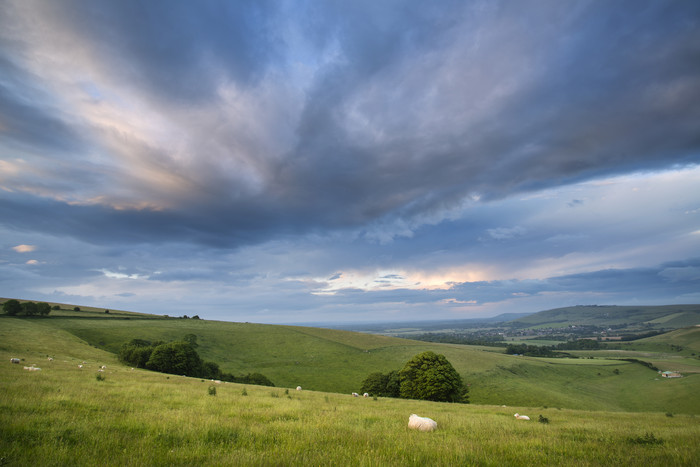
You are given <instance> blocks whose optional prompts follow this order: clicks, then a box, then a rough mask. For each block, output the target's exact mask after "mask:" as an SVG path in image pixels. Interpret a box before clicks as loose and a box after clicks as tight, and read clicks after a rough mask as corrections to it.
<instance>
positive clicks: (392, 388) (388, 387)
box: [360, 371, 399, 397]
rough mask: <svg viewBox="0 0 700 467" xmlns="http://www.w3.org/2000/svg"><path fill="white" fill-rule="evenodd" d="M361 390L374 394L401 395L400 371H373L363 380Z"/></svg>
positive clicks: (382, 395) (383, 395)
mask: <svg viewBox="0 0 700 467" xmlns="http://www.w3.org/2000/svg"><path fill="white" fill-rule="evenodd" d="M360 391H361V392H366V393H367V394H371V395H373V396H380V397H399V373H398V371H391V372H389V373H387V374H384V373H380V372H376V373H371V374H369V375H368V376H367V378H365V380H364V381H363V382H362V386H361V387H360Z"/></svg>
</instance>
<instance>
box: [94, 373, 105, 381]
mask: <svg viewBox="0 0 700 467" xmlns="http://www.w3.org/2000/svg"><path fill="white" fill-rule="evenodd" d="M95 379H97V381H104V380H105V375H104V373H97V375H96V376H95Z"/></svg>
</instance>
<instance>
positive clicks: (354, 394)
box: [352, 392, 360, 397]
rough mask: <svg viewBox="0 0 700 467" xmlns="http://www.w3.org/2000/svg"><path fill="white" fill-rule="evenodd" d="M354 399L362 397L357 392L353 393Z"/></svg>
mask: <svg viewBox="0 0 700 467" xmlns="http://www.w3.org/2000/svg"><path fill="white" fill-rule="evenodd" d="M352 397H360V395H359V394H358V393H356V392H353V393H352Z"/></svg>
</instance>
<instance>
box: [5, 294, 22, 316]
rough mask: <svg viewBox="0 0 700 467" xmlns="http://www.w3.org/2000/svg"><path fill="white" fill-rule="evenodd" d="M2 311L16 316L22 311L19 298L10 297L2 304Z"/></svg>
mask: <svg viewBox="0 0 700 467" xmlns="http://www.w3.org/2000/svg"><path fill="white" fill-rule="evenodd" d="M2 311H4V312H5V313H7V314H8V315H9V316H17V315H18V314H19V313H20V312H21V311H22V304H21V303H20V302H19V300H15V299H14V298H13V299H10V300H8V301H6V302H5V303H3V304H2Z"/></svg>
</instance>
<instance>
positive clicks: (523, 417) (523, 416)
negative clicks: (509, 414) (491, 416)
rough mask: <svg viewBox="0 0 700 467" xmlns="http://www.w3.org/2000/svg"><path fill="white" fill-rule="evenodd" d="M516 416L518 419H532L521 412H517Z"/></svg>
mask: <svg viewBox="0 0 700 467" xmlns="http://www.w3.org/2000/svg"><path fill="white" fill-rule="evenodd" d="M515 418H516V419H518V420H530V417H528V416H527V415H520V414H519V413H516V414H515Z"/></svg>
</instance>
